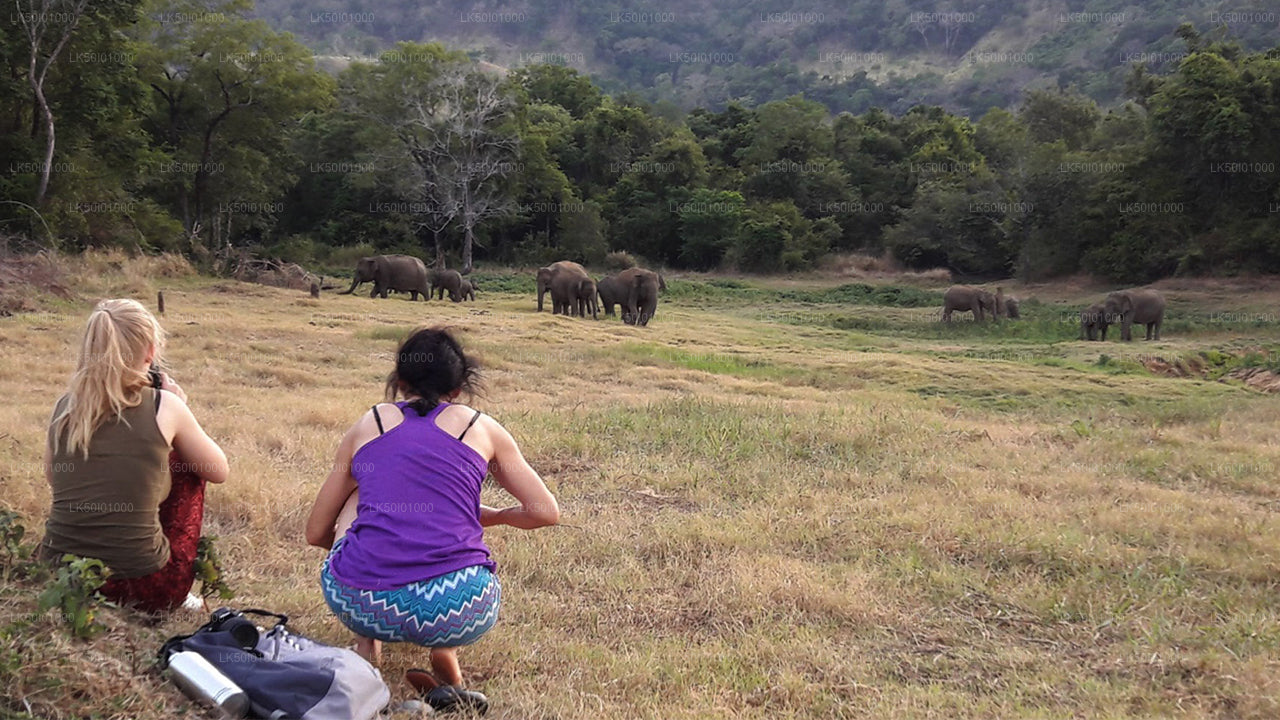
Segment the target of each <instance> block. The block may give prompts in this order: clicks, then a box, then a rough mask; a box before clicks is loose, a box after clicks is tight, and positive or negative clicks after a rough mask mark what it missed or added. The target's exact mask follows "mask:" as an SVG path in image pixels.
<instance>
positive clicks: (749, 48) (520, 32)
mask: <svg viewBox="0 0 1280 720" xmlns="http://www.w3.org/2000/svg"><path fill="white" fill-rule="evenodd" d="M255 12H256V13H257V14H258V16H260V17H262V18H263V19H266V20H267V21H268V22H269V23H271V25H272V27H275V28H276V29H279V30H284V31H288V32H291V33H294V34H295V35H296V36H297V37H298V38H300V39H301V40H302V42H304V43H305V44H306V45H308V46H309V47H311V48H313V49H314V50H315V51H316V52H318V53H321V54H322V55H326V56H335V57H369V58H373V57H376V56H377V55H378V53H379V52H381V51H383V50H386V49H389V48H390V47H391V46H392V45H394V44H395V43H396V42H426V41H439V42H443V43H445V44H447V45H449V46H450V47H456V48H458V49H461V50H464V51H466V52H468V54H469V55H470V56H471V57H472V58H474V59H478V60H483V61H487V62H490V63H494V64H497V65H500V66H502V67H508V68H516V67H521V66H525V65H528V64H531V63H535V62H540V61H545V62H556V63H563V64H566V65H568V66H570V67H573V68H574V69H577V70H579V71H581V72H585V73H589V74H590V75H591V76H592V77H593V78H596V79H597V81H598V82H600V83H601V84H602V87H603V88H604V89H605V90H606V92H609V93H611V94H614V93H617V92H622V91H630V92H634V93H637V95H638V96H639V97H642V98H644V99H647V100H649V101H651V102H669V103H673V104H675V105H676V106H677V107H679V108H680V109H683V110H692V109H694V108H697V107H702V108H707V109H712V110H723V109H724V108H725V107H726V106H727V105H728V103H730V102H737V103H739V104H741V105H746V106H748V107H752V106H756V105H762V104H764V103H766V102H770V101H773V100H785V99H786V98H788V97H790V96H792V95H796V94H800V93H803V94H804V95H805V97H806V98H808V99H810V100H815V101H817V102H820V103H822V104H824V105H826V106H827V108H828V109H829V110H831V111H832V112H835V113H839V112H846V111H847V112H852V113H855V114H861V113H863V112H866V111H867V110H870V109H871V108H873V107H880V108H883V109H885V110H887V111H888V112H890V113H892V114H894V115H901V114H903V113H905V112H906V111H907V110H909V109H910V108H911V107H913V106H915V105H938V106H941V107H943V108H946V109H947V110H949V111H951V112H955V113H959V114H963V115H967V116H969V117H970V118H971V119H973V120H977V119H978V118H979V117H981V116H982V114H983V113H985V112H986V111H987V110H988V109H990V108H991V107H1003V108H1006V109H1012V108H1013V107H1015V106H1016V105H1017V104H1018V103H1019V102H1020V101H1021V99H1022V93H1023V90H1024V89H1045V88H1054V87H1061V88H1068V87H1074V88H1077V89H1078V90H1079V92H1080V93H1082V94H1084V95H1085V96H1087V97H1090V98H1092V99H1094V100H1096V101H1098V102H1099V103H1101V104H1103V105H1111V104H1113V103H1116V102H1118V101H1120V100H1122V99H1124V95H1125V77H1126V75H1127V73H1128V72H1129V68H1130V66H1131V65H1132V64H1133V63H1134V62H1135V61H1138V62H1143V63H1146V64H1147V65H1148V66H1151V67H1152V68H1154V69H1157V70H1161V71H1163V70H1165V69H1167V68H1169V67H1171V66H1173V65H1176V64H1177V62H1178V61H1179V60H1180V59H1181V58H1182V57H1184V56H1185V55H1186V47H1185V46H1184V45H1183V44H1182V43H1181V42H1179V41H1178V39H1177V37H1175V35H1174V31H1175V30H1176V29H1177V28H1178V26H1179V25H1181V24H1182V23H1191V24H1192V25H1194V26H1195V27H1197V28H1200V29H1201V30H1202V32H1203V33H1204V34H1205V36H1206V37H1210V38H1212V39H1215V40H1220V39H1225V38H1226V37H1231V38H1234V39H1235V41H1236V42H1238V43H1239V44H1240V46H1241V47H1242V48H1244V49H1246V50H1251V51H1261V50H1266V49H1269V48H1270V47H1272V45H1274V44H1275V42H1276V38H1277V37H1280V6H1277V5H1276V3H1275V2H1274V0H1145V1H1144V2H1142V3H1136V2H1133V1H1132V0H1007V1H1006V2H988V1H987V0H946V1H945V2H940V1H939V0H839V1H834V0H739V1H738V2H733V3H720V2H714V1H713V0H681V1H680V2H673V1H672V0H655V1H654V2H646V3H640V4H636V3H626V2H621V1H620V0H584V1H583V2H572V3H570V2H563V1H561V0H554V1H552V0H514V1H512V2H491V1H490V2H478V3H463V4H459V3H453V2H446V1H444V0H412V1H409V0H378V1H377V2H372V1H370V0H259V2H258V7H257V10H256V11H255Z"/></svg>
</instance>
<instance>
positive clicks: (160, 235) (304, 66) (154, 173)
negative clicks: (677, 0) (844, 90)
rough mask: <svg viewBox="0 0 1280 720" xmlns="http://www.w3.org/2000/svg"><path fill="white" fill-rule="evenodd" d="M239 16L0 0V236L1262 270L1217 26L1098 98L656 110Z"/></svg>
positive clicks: (1239, 54)
mask: <svg viewBox="0 0 1280 720" xmlns="http://www.w3.org/2000/svg"><path fill="white" fill-rule="evenodd" d="M322 9H323V8H322ZM493 12H499V11H498V10H494V11H493ZM502 12H505V10H502ZM975 12H976V11H975ZM252 13H253V8H252V6H251V5H250V4H249V3H248V2H245V1H242V0H233V1H231V2H221V3H215V4H210V3H199V2H182V1H176V0H146V1H145V2H140V1H139V0H95V1H94V2H89V1H88V0H19V1H18V3H17V4H16V10H15V11H13V12H12V13H11V14H10V16H9V18H8V19H7V20H6V22H4V24H3V25H0V31H2V32H3V35H2V36H0V59H2V60H3V63H4V65H5V69H6V72H5V73H4V74H3V76H0V125H3V132H0V235H3V236H4V237H6V238H7V239H8V240H7V242H8V243H9V244H11V245H13V244H17V245H22V244H23V243H24V242H25V243H26V244H28V245H41V246H57V247H60V248H63V249H76V248H82V247H89V246H104V245H116V246H124V247H128V248H138V249H140V250H143V251H155V250H170V251H181V252H184V253H186V254H188V255H189V256H190V257H192V258H193V259H194V260H196V261H197V262H198V263H206V264H212V263H213V262H214V259H215V258H217V257H218V256H219V255H220V254H225V253H226V252H228V251H230V250H233V249H234V250H249V251H252V252H256V253H259V254H263V255H269V256H272V257H279V258H283V259H286V260H293V261H298V262H302V263H304V264H306V263H322V264H332V263H335V262H345V259H347V258H350V257H352V256H354V255H357V254H359V253H366V252H369V251H372V250H376V251H411V252H414V253H416V254H419V255H420V256H422V257H425V258H426V259H428V260H431V259H432V258H433V257H435V256H436V255H437V254H439V255H443V256H447V257H448V258H449V261H450V262H451V263H452V264H458V265H461V266H464V267H465V266H467V265H470V264H471V263H472V262H473V261H474V262H488V263H541V262H545V261H547V260H556V259H576V260H580V261H584V262H588V263H598V262H600V261H601V260H602V259H603V258H604V256H605V255H606V253H608V252H610V251H611V250H625V251H628V252H630V253H632V254H634V255H637V256H639V257H640V258H642V259H643V260H645V261H647V262H649V263H652V264H655V265H665V266H668V267H677V268H690V269H700V270H701V269H715V268H733V269H740V270H745V271H766V272H772V271H792V270H804V269H808V268H812V267H814V266H816V265H817V264H819V263H820V262H821V261H822V260H823V259H824V258H825V257H826V256H828V255H831V254H833V253H844V252H853V251H857V252H864V253H870V254H877V255H878V254H881V253H890V254H892V255H893V256H894V257H896V258H897V259H898V260H899V261H901V262H902V263H903V264H904V265H906V266H908V267H919V268H927V267H947V268H950V269H951V270H952V271H953V272H955V273H956V274H958V275H960V276H971V277H1005V276H1010V275H1017V276H1020V277H1024V278H1028V279H1039V278H1046V277H1052V276H1058V275H1064V274H1071V273H1076V272H1081V271H1084V272H1090V273H1093V274H1096V275H1098V276H1101V277H1106V278H1110V279H1114V280H1117V281H1126V282H1142V281H1148V280H1151V279H1154V278H1157V277H1162V276H1167V275H1171V274H1178V273H1180V274H1211V273H1212V274H1225V273H1235V272H1246V271H1262V272H1278V271H1280V175H1278V174H1277V173H1276V162H1278V161H1280V47H1278V48H1276V49H1272V50H1251V49H1248V48H1246V47H1244V46H1243V45H1241V44H1240V43H1239V42H1237V41H1235V40H1233V39H1230V38H1225V39H1224V38H1222V37H1220V34H1221V33H1220V32H1218V30H1212V31H1206V32H1203V33H1202V32H1201V31H1199V30H1197V29H1196V27H1195V26H1193V25H1191V24H1185V25H1181V26H1178V27H1177V28H1173V29H1171V30H1170V31H1169V34H1168V36H1167V37H1165V38H1163V39H1161V42H1162V43H1164V44H1165V46H1167V47H1171V48H1178V53H1179V54H1180V59H1179V60H1178V61H1177V62H1175V63H1168V64H1165V65H1163V66H1161V67H1148V66H1147V65H1145V64H1142V63H1138V64H1136V65H1134V66H1133V67H1131V68H1130V69H1129V70H1128V71H1127V74H1126V75H1125V77H1124V81H1123V95H1124V101H1123V102H1119V103H1116V104H1114V105H1111V106H1103V105H1100V104H1099V103H1098V102H1097V101H1095V100H1094V99H1092V98H1090V97H1087V96H1086V95H1084V94H1081V93H1079V92H1075V91H1071V90H1060V89H1056V88H1055V89H1045V90H1029V91H1026V92H1025V93H1023V94H1022V95H1021V96H1020V97H1019V98H1018V99H1017V101H1016V103H1014V104H1013V106H1012V110H1008V109H1004V108H1001V107H994V108H992V109H990V110H987V111H986V112H984V113H983V114H981V116H980V117H977V118H976V119H975V118H970V117H968V116H967V115H965V114H956V113H953V112H949V111H948V110H946V109H944V108H942V107H939V106H936V105H923V104H922V105H914V106H912V107H910V108H907V109H905V110H902V111H900V112H892V111H890V109H885V108H880V107H870V108H869V109H864V110H861V111H859V112H857V113H853V112H839V113H833V112H832V110H831V109H830V107H829V104H828V103H826V102H823V101H820V100H817V99H814V98H813V97H811V96H810V95H809V94H808V93H803V94H795V95H790V96H787V97H783V98H781V99H776V100H770V101H768V102H761V103H759V104H749V103H746V102H729V103H727V104H725V105H723V106H722V107H699V108H694V109H692V110H689V111H687V112H685V111H683V110H680V109H679V108H677V107H676V106H674V105H673V104H671V103H651V102H649V101H648V100H646V99H645V98H644V97H642V96H640V95H637V94H634V93H629V92H608V91H607V89H606V88H602V87H601V85H599V84H598V83H597V82H595V81H594V80H593V79H591V78H590V77H589V76H587V75H584V74H582V73H580V72H578V71H577V70H574V69H572V68H569V67H566V66H565V65H564V64H563V63H554V62H553V63H535V64H529V65H527V66H524V67H521V68H518V69H516V70H514V71H511V72H503V71H501V70H498V69H495V68H493V67H492V66H490V65H488V64H485V63H481V62H478V61H477V60H476V58H475V57H473V55H474V54H473V53H472V54H469V53H467V52H465V51H463V50H458V49H450V48H449V47H446V46H444V45H441V44H436V43H431V44H422V43H415V42H400V43H398V44H396V45H395V46H393V47H390V48H388V49H386V50H385V51H382V52H381V53H380V54H379V55H378V56H377V57H376V58H374V59H371V60H369V61H367V62H352V63H349V64H347V65H346V66H345V67H343V68H341V69H340V70H334V71H326V70H323V69H321V66H320V63H318V61H317V58H316V56H315V55H314V54H313V52H312V51H311V50H310V49H308V48H307V47H305V46H303V45H302V44H300V43H299V42H298V41H297V40H295V39H294V38H293V37H292V36H291V35H289V34H287V33H281V32H278V31H276V30H274V29H272V28H271V27H270V26H269V25H268V24H267V23H266V22H264V21H262V20H259V19H255V18H254V17H253V15H252ZM378 13H379V14H378V17H383V15H382V13H383V11H382V10H381V9H379V10H378ZM1219 29H1220V28H1219ZM944 42H945V39H944ZM956 42H960V41H959V40H957V41H956ZM23 239H25V240H23Z"/></svg>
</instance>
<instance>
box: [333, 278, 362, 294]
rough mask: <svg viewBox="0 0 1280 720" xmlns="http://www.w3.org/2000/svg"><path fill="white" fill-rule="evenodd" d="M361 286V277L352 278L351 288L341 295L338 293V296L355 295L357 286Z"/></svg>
mask: <svg viewBox="0 0 1280 720" xmlns="http://www.w3.org/2000/svg"><path fill="white" fill-rule="evenodd" d="M359 284H360V278H359V277H354V278H351V287H349V288H347V289H346V290H343V291H342V292H340V293H338V294H339V295H350V294H351V293H353V292H355V291H356V286H357V285H359Z"/></svg>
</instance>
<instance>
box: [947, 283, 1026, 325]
mask: <svg viewBox="0 0 1280 720" xmlns="http://www.w3.org/2000/svg"><path fill="white" fill-rule="evenodd" d="M957 310H958V311H960V312H972V313H973V319H974V320H976V321H978V322H982V321H983V320H984V319H986V317H987V316H988V315H990V316H991V319H992V320H995V321H997V322H999V320H1000V318H1002V317H1007V318H1009V319H1010V320H1017V319H1018V318H1020V317H1022V315H1021V313H1020V312H1019V311H1018V299H1017V298H1011V297H1005V294H1004V288H996V291H995V293H991V292H990V291H988V290H983V289H982V288H976V287H970V286H968V285H952V286H951V287H949V288H947V291H946V292H945V293H943V295H942V321H943V322H951V313H953V312H955V311H957Z"/></svg>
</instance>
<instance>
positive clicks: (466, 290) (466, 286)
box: [458, 278, 476, 302]
mask: <svg viewBox="0 0 1280 720" xmlns="http://www.w3.org/2000/svg"><path fill="white" fill-rule="evenodd" d="M458 294H459V295H460V296H461V297H462V299H463V300H471V301H472V302H475V299H476V283H475V281H474V280H469V279H467V278H462V283H461V284H460V285H459V286H458Z"/></svg>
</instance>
